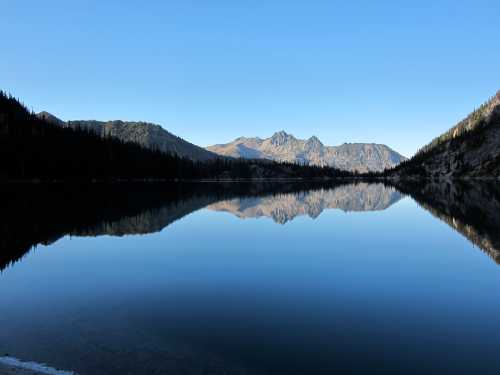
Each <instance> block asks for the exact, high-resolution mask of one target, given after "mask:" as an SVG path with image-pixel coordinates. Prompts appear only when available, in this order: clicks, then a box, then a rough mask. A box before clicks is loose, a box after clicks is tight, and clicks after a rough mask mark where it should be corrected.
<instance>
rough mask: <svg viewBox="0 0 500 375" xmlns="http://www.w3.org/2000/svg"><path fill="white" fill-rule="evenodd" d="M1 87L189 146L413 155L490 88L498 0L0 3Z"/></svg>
mask: <svg viewBox="0 0 500 375" xmlns="http://www.w3.org/2000/svg"><path fill="white" fill-rule="evenodd" d="M0 9H1V11H2V28H3V33H2V35H3V38H2V47H1V52H0V54H1V58H0V88H2V89H4V90H7V91H10V92H11V93H12V94H14V95H15V96H17V97H19V98H20V99H22V101H24V102H25V104H27V105H28V106H29V107H30V108H32V109H33V110H35V111H37V112H38V111H41V110H47V111H49V112H52V113H54V114H55V115H57V116H59V117H61V118H62V119H64V120H68V119H69V120H75V119H100V120H109V119H123V120H144V121H151V122H155V123H159V124H161V125H162V126H163V127H165V128H166V129H168V130H169V131H171V132H173V133H175V134H177V135H180V136H182V137H184V138H186V139H188V140H189V141H191V142H194V143H197V144H200V145H209V144H213V143H223V142H228V141H230V140H232V139H234V138H236V137H238V136H241V135H246V136H254V135H255V136H261V137H267V136H270V135H271V134H272V133H274V132H275V131H277V130H281V129H284V130H286V131H287V132H290V133H292V134H294V135H296V136H297V137H301V138H307V137H309V136H311V135H313V134H314V135H316V136H318V137H319V138H320V139H321V140H322V141H323V142H324V143H325V144H330V145H335V144H340V143H343V142H377V143H385V144H388V145H389V146H391V147H393V148H395V149H396V150H398V151H400V152H402V153H403V154H405V155H408V156H409V155H411V154H412V153H413V152H414V151H415V150H416V149H417V148H418V147H419V146H421V145H423V144H424V143H426V142H428V141H430V140H431V139H432V138H433V137H434V136H436V135H438V134H439V133H441V132H442V131H444V130H445V129H447V128H449V127H450V126H452V125H453V124H454V123H455V122H457V121H458V120H459V119H460V118H462V117H463V116H465V115H466V114H467V113H468V112H470V111H471V110H472V109H473V108H474V107H475V106H478V105H479V104H480V103H482V102H483V101H484V100H486V99H487V98H488V97H489V96H491V95H493V94H494V93H495V92H496V91H497V90H498V89H500V69H499V68H500V48H499V46H500V1H498V0H496V1H481V0H479V1H478V0H476V1H460V0H434V1H333V0H331V1H314V0H309V1H305V0H304V1H294V0H274V1H273V0H268V1H264V0H262V1H250V0H241V1H236V0H213V1H209V0H204V1H202V0H199V1H191V0H180V1H144V0H143V1H116V0H113V1H35V0H33V1H22V0H0Z"/></svg>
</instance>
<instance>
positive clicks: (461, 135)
mask: <svg viewBox="0 0 500 375" xmlns="http://www.w3.org/2000/svg"><path fill="white" fill-rule="evenodd" d="M386 174H387V175H388V176H391V177H397V178H407V177H426V178H430V177H433V178H475V177H479V178H491V177H500V91H498V92H497V93H496V95H495V96H493V97H492V98H490V99H489V100H488V101H486V102H485V103H484V104H482V105H481V106H480V107H479V108H478V109H476V110H475V111H473V112H472V113H471V114H470V115H468V116H467V117H466V118H465V119H463V120H462V121H460V122H459V123H458V124H457V125H455V126H454V127H452V128H451V129H450V130H448V131H447V132H446V133H444V134H442V135H440V136H439V137H437V138H436V139H434V140H433V141H432V142H431V143H429V144H428V145H426V146H424V147H423V148H422V149H421V150H419V151H418V152H417V153H416V154H415V156H414V157H412V158H411V159H410V160H407V161H405V162H403V163H401V164H400V165H398V166H397V167H396V168H394V169H393V170H391V171H387V173H386Z"/></svg>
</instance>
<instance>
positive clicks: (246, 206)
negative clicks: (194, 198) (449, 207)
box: [207, 182, 402, 224]
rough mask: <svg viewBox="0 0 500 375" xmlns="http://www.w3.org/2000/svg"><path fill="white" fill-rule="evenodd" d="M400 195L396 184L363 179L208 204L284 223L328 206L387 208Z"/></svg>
mask: <svg viewBox="0 0 500 375" xmlns="http://www.w3.org/2000/svg"><path fill="white" fill-rule="evenodd" d="M401 198H402V195H401V193H400V192H399V191H397V190H396V189H395V188H393V187H389V186H385V185H384V184H381V183H377V184H369V183H365V182H361V183H357V184H346V185H341V186H337V187H334V188H330V189H323V188H322V189H318V190H309V191H304V192H300V193H289V194H278V195H273V196H265V197H237V198H234V199H230V200H225V201H221V202H217V203H214V204H211V205H209V206H208V207H207V208H208V209H210V210H214V211H224V212H229V213H232V214H233V215H235V216H237V217H239V218H242V219H245V218H258V217H269V218H272V219H273V221H275V222H276V223H279V224H285V223H287V222H289V221H291V220H293V219H294V218H295V217H297V216H301V215H307V216H309V217H310V218H313V219H314V218H317V217H318V216H319V215H321V213H322V212H323V210H325V209H340V210H342V211H345V212H350V211H358V212H359V211H380V210H385V209H386V208H388V207H389V206H391V205H393V204H394V203H396V202H398V201H399V200H400V199H401Z"/></svg>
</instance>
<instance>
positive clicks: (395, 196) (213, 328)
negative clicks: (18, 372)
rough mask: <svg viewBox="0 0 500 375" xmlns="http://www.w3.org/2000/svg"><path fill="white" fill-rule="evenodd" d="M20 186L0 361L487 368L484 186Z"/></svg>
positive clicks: (494, 240)
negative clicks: (7, 358)
mask: <svg viewBox="0 0 500 375" xmlns="http://www.w3.org/2000/svg"><path fill="white" fill-rule="evenodd" d="M200 185H201V186H200ZM24 190H29V189H27V188H26V189H18V188H12V192H11V193H12V195H11V196H10V198H9V199H7V198H4V201H5V202H4V204H5V205H4V207H5V206H6V207H7V208H6V210H5V211H4V212H3V215H2V216H3V219H2V226H1V227H0V228H1V233H2V241H1V242H2V251H3V255H2V256H1V263H0V265H1V268H2V269H3V271H2V272H1V273H0V296H1V299H0V355H4V354H8V355H10V356H13V357H17V358H20V359H22V360H30V361H36V362H40V363H46V364H48V365H50V366H52V367H55V368H59V369H64V370H73V371H75V372H77V373H78V374H81V375H87V374H88V375H101V374H103V375H104V374H106V375H109V374H111V375H114V374H120V375H123V374H148V375H151V374H316V373H317V374H333V373H381V374H392V373H404V374H411V373H415V374H429V373H436V374H437V373H440V374H442V373H450V374H479V373H481V374H498V373H499V372H500V355H499V350H500V328H499V324H498V322H497V319H498V316H499V313H500V293H499V290H500V267H499V265H498V264H497V262H496V261H495V259H500V257H499V256H498V254H499V253H498V251H500V246H498V245H499V244H500V241H499V237H500V226H499V223H500V218H499V215H500V204H499V202H500V198H499V197H500V194H499V193H498V191H499V190H498V188H497V187H496V186H495V185H470V184H469V185H463V186H456V185H452V184H436V185H429V186H417V187H405V188H401V191H404V192H405V194H403V193H401V192H400V191H399V190H396V189H395V188H393V187H387V186H384V185H382V184H368V183H358V184H346V185H342V184H336V185H332V186H314V185H298V184H289V185H284V184H281V185H279V184H274V185H273V184H268V185H263V186H250V185H246V184H239V185H238V184H232V185H231V184H228V185H227V186H212V185H210V186H208V184H205V185H203V184H198V186H188V187H183V186H176V187H165V186H163V187H153V186H147V187H144V186H135V187H132V188H129V187H127V188H125V187H119V188H116V187H112V186H111V187H110V186H108V187H106V188H102V189H101V188H96V187H92V188H85V189H84V188H79V189H76V190H75V189H72V190H70V189H68V188H67V187H57V188H54V187H48V188H42V189H40V188H38V189H37V190H36V192H30V191H24ZM410 192H411V195H407V193H410ZM3 196H4V197H5V194H4V195H3ZM35 245H36V246H35Z"/></svg>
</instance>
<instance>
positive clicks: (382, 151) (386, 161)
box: [207, 131, 406, 172]
mask: <svg viewBox="0 0 500 375" xmlns="http://www.w3.org/2000/svg"><path fill="white" fill-rule="evenodd" d="M207 150H209V151H212V152H215V153H217V154H219V155H224V156H231V157H241V158H245V159H270V160H278V161H288V162H294V163H300V164H307V165H318V166H330V167H334V168H337V169H342V170H348V171H358V172H368V171H372V172H373V171H383V170H384V169H387V168H392V167H394V166H396V165H398V164H399V163H400V162H401V161H404V160H406V158H405V157H404V156H402V155H400V154H398V153H397V152H396V151H394V150H392V149H390V148H389V147H387V146H385V145H380V144H373V143H344V144H343V145H340V146H325V145H323V143H321V141H320V140H319V139H318V138H317V137H315V136H313V137H311V138H309V139H306V140H303V139H297V138H295V137H294V136H293V135H291V134H288V133H286V132H284V131H280V132H277V133H275V134H274V135H273V136H272V137H270V138H265V139H262V138H258V137H255V138H246V137H240V138H237V139H235V140H234V141H233V142H230V143H226V144H217V145H214V146H209V147H207Z"/></svg>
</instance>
